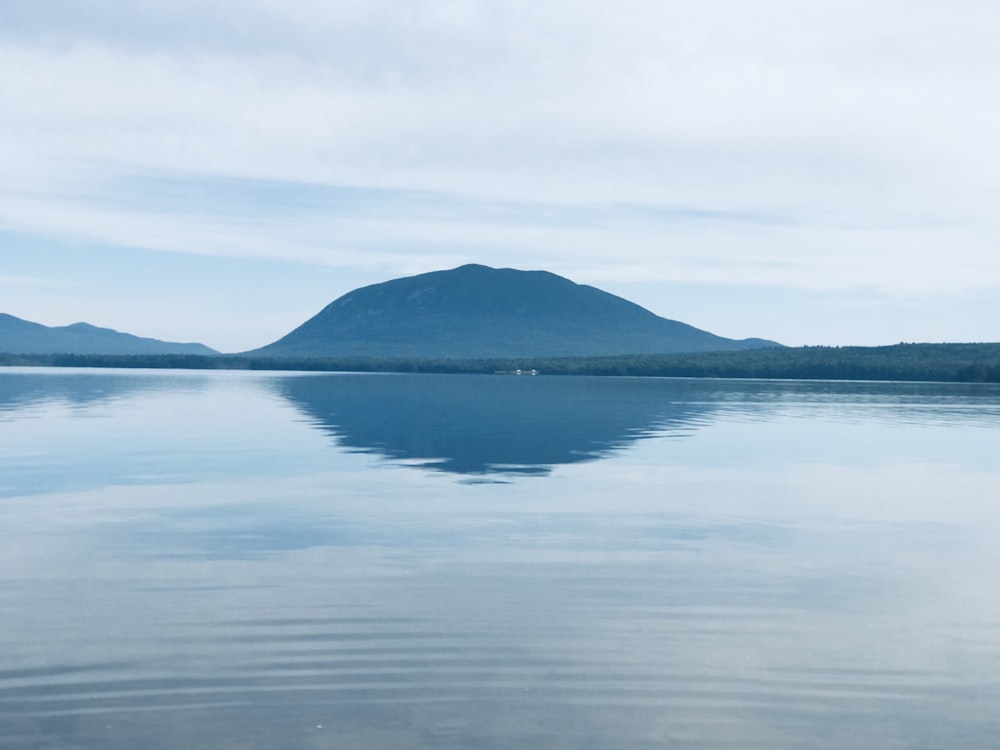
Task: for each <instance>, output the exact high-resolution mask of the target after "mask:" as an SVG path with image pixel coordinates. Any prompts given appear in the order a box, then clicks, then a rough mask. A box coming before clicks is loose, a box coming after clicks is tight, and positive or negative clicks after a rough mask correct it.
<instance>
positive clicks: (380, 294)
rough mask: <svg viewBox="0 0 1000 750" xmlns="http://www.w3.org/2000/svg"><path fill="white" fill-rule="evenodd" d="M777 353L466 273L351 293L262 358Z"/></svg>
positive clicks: (575, 292) (591, 299)
mask: <svg viewBox="0 0 1000 750" xmlns="http://www.w3.org/2000/svg"><path fill="white" fill-rule="evenodd" d="M775 346H780V344H776V343H775V342H773V341H766V340H763V339H743V340H735V339H727V338H723V337H721V336H716V335H714V334H711V333H709V332H707V331H702V330H700V329H698V328H694V327H693V326H690V325H687V324H685V323H680V322H678V321H675V320H668V319H666V318H661V317H659V316H658V315H655V314H654V313H652V312H650V311H649V310H646V309H645V308H643V307H640V306H639V305H636V304H634V303H632V302H629V301H628V300H625V299H622V298H621V297H616V296H615V295H613V294H609V293H607V292H604V291H601V290H600V289H596V288H594V287H591V286H584V285H581V284H576V283H574V282H572V281H570V280H569V279H565V278H563V277H561V276H557V275H555V274H553V273H548V272H546V271H519V270H515V269H511V268H503V269H496V268H489V267H487V266H481V265H465V266H461V267H459V268H455V269H452V270H449V271H434V272H432V273H424V274H420V275H418V276H410V277H407V278H401V279H395V280H392V281H387V282H384V283H381V284H374V285H372V286H367V287H363V288H361V289H356V290H354V291H353V292H349V293H348V294H345V295H344V296H343V297H340V298H338V299H336V300H334V301H333V302H331V303H330V304H329V305H327V306H326V307H325V308H324V309H323V310H322V311H320V312H319V314H317V315H316V316H315V317H313V318H311V319H310V320H308V321H306V322H305V323H303V324H302V325H301V326H299V327H298V328H296V329H295V330H294V331H292V332H291V333H289V334H288V335H287V336H284V337H283V338H281V339H279V340H278V341H275V342H274V343H272V344H269V345H268V346H265V347H262V348H260V349H256V350H254V351H252V352H247V354H250V355H253V356H263V357H332V356H337V357H344V356H360V357H413V358H466V359H472V358H497V357H594V356H607V355H617V354H668V353H675V352H706V351H729V350H743V349H757V348H766V347H775Z"/></svg>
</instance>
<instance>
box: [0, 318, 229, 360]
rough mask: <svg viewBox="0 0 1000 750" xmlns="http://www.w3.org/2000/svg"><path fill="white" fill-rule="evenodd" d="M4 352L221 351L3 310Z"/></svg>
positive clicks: (0, 342)
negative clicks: (60, 323)
mask: <svg viewBox="0 0 1000 750" xmlns="http://www.w3.org/2000/svg"><path fill="white" fill-rule="evenodd" d="M0 352H5V353H8V354H95V355H102V354H105V355H110V354H125V355H128V354H201V355H217V354H219V352H217V351H216V350H215V349H212V348H210V347H208V346H205V345H204V344H198V343H177V342H173V341H162V340H160V339H153V338H145V337H142V336H136V335H134V334H131V333H123V332H121V331H116V330H114V329H113V328H101V327H99V326H95V325H91V324H90V323H71V324H70V325H67V326H46V325H43V324H41V323H35V322H32V321H30V320H24V319H23V318H18V317H16V316H14V315H10V314H9V313H0Z"/></svg>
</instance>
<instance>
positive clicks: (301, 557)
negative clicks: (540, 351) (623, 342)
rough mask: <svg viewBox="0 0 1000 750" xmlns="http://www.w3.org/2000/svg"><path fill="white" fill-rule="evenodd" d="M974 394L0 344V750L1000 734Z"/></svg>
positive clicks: (859, 739)
mask: <svg viewBox="0 0 1000 750" xmlns="http://www.w3.org/2000/svg"><path fill="white" fill-rule="evenodd" d="M998 457H1000V388H997V387H994V386H958V385H936V384H871V383H816V382H813V383H779V382H767V381H710V380H704V381H698V380H656V379H601V378H554V377H553V378H549V377H514V376H496V377H489V376H471V377H465V376H401V375H400V376H397V375H315V374H295V375H288V374H257V373H226V372H222V373H197V372H190V373H184V372H180V373H178V372H142V371H131V372H125V371H117V372H116V371H84V370H77V371H73V370H17V369H9V368H8V369H0V747H2V748H4V750H8V749H11V750H20V749H22V748H46V749H59V750H65V749H68V748H87V749H88V750H89V749H95V750H97V749H100V750H106V749H109V748H123V749H125V748H128V749H129V750H131V749H133V748H143V750H156V749H159V748H171V749H173V748H184V749H189V748H221V749H223V750H224V749H226V748H241V749H247V748H262V749H263V748H267V749H271V748H288V749H297V748H309V749H313V748H365V749H381V748H399V749H404V748H405V749H407V750H410V749H414V748H416V749H419V748H497V749H500V748H504V749H507V748H546V749H548V748H601V749H603V748H619V749H625V750H630V749H632V748H761V749H764V748H767V749H768V750H774V749H778V750H782V749H784V748H837V750H840V749H842V748H878V749H879V750H886V749H887V748H928V749H930V748H934V749H935V750H937V749H939V748H945V747H952V748H959V747H960V748H996V747H998V746H1000V513H998V510H1000V459H998Z"/></svg>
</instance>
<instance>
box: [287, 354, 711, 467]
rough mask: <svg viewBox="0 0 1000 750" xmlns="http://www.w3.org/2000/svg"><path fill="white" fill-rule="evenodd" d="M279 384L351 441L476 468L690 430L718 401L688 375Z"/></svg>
mask: <svg viewBox="0 0 1000 750" xmlns="http://www.w3.org/2000/svg"><path fill="white" fill-rule="evenodd" d="M273 386H274V387H275V388H276V389H277V390H278V391H279V392H280V393H281V394H282V395H283V396H284V397H285V398H286V399H288V401H289V402H291V403H292V404H294V405H295V406H296V407H297V408H298V409H299V410H301V411H302V412H303V414H305V415H306V416H307V417H308V418H309V420H310V421H311V422H312V423H313V424H314V425H316V426H317V427H318V428H320V429H321V430H323V431H324V432H326V433H327V434H329V435H330V436H331V437H333V438H334V439H335V440H336V441H337V443H338V444H339V445H340V446H341V447H343V448H347V449H353V450H358V451H362V452H365V453H372V454H377V455H381V456H384V457H385V458H388V459H390V460H392V461H400V462H406V463H408V464H409V463H412V464H415V465H417V466H420V467H422V468H431V469H435V470H440V471H446V472H453V473H457V474H468V475H475V474H522V475H523V474H544V473H547V472H549V471H550V470H551V468H552V467H553V466H556V465H559V464H570V463H577V462H580V461H589V460H593V459H597V458H601V457H603V456H607V455H609V454H610V453H612V452H614V451H616V450H618V449H621V448H623V447H625V446H627V445H629V444H631V443H633V442H635V441H636V440H638V439H640V438H643V437H648V436H650V435H653V434H657V435H659V434H663V433H664V432H667V433H671V432H672V433H677V434H683V433H685V432H689V431H690V430H692V429H694V428H695V427H697V426H698V425H699V424H701V423H704V421H705V420H706V419H707V416H708V415H709V414H710V412H711V411H712V408H713V407H712V406H711V404H709V403H705V402H704V401H702V402H700V403H699V402H698V401H699V400H698V399H693V398H691V395H692V394H689V393H687V391H689V390H691V388H692V386H691V385H690V384H688V383H685V382H679V381H674V382H669V383H668V382H665V381H655V380H630V379H600V378H586V377H515V376H508V375H497V376H485V375H469V376H465V375H382V376H373V375H350V374H339V375H328V376H327V375H323V376H312V377H291V378H282V379H280V380H276V381H274V383H273Z"/></svg>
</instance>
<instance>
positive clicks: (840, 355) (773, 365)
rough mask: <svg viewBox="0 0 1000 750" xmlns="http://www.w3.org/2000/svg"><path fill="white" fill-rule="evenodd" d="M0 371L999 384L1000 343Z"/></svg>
mask: <svg viewBox="0 0 1000 750" xmlns="http://www.w3.org/2000/svg"><path fill="white" fill-rule="evenodd" d="M0 365H6V366H16V365H21V366H46V367H116V368H153V369H165V368H166V369H189V370H220V369H221V370H290V371H295V370H304V371H328V372H332V371H339V372H410V373H496V372H504V373H509V372H516V371H517V370H521V371H522V372H524V371H530V370H536V371H537V372H538V373H539V374H541V375H605V376H631V377H696V378H773V379H805V380H817V379H818V380H909V381H949V382H984V383H998V382H1000V343H997V344H896V345H893V346H878V347H859V346H847V347H828V346H807V347H794V348H793V347H776V348H769V349H751V350H745V351H727V352H700V353H687V354H644V355H623V356H613V357H558V358H544V357H530V358H524V359H511V358H505V359H412V358H392V357H343V358H338V357H321V358H310V357H298V358H268V357H245V356H239V355H219V356H208V355H197V354H135V355H99V354H39V355H28V354H2V353H0Z"/></svg>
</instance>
